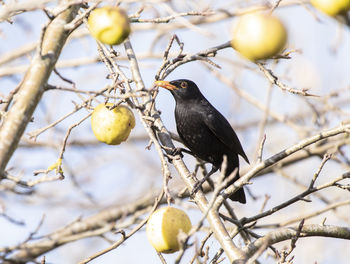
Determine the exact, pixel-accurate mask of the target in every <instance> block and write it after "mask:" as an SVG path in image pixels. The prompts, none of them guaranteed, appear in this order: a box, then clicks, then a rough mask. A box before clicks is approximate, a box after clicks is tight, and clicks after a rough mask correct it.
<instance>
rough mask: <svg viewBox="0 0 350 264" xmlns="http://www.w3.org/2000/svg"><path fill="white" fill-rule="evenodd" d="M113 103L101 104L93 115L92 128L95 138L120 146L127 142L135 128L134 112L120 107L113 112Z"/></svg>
mask: <svg viewBox="0 0 350 264" xmlns="http://www.w3.org/2000/svg"><path fill="white" fill-rule="evenodd" d="M112 106H113V104H112V103H107V104H99V105H98V106H97V107H96V108H95V109H94V111H93V112H92V115H91V128H92V131H93V133H94V135H95V137H96V138H97V139H98V140H99V141H101V142H104V143H106V144H108V145H119V144H120V143H121V142H123V141H125V140H127V138H128V137H129V134H130V131H131V129H133V128H134V127H135V117H134V114H133V113H132V111H131V110H130V109H129V108H128V107H126V106H124V105H119V106H117V107H115V108H113V109H112V110H110V108H111V107H112Z"/></svg>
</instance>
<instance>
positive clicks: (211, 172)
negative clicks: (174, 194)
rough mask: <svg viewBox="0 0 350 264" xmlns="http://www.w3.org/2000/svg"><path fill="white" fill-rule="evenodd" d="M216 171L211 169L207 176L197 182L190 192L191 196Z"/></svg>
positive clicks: (213, 168)
mask: <svg viewBox="0 0 350 264" xmlns="http://www.w3.org/2000/svg"><path fill="white" fill-rule="evenodd" d="M217 170H218V169H217V168H216V167H214V166H213V167H212V168H211V170H210V171H209V172H208V173H207V175H205V176H204V177H203V178H202V179H201V180H199V181H197V182H196V183H195V184H194V186H193V189H192V191H191V196H192V195H194V194H195V193H196V192H197V191H198V190H199V189H200V188H201V187H202V185H203V183H204V182H205V181H207V180H208V179H209V177H210V176H211V175H212V174H213V173H215V172H216V171H217Z"/></svg>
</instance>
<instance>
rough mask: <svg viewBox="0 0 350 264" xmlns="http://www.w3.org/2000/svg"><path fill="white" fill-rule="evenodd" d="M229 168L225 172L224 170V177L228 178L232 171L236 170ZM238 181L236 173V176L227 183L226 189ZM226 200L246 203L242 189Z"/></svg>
mask: <svg viewBox="0 0 350 264" xmlns="http://www.w3.org/2000/svg"><path fill="white" fill-rule="evenodd" d="M231 164H232V163H231ZM230 167H231V166H230ZM230 167H228V168H227V170H226V173H225V174H226V176H229V175H230V174H231V173H232V172H233V171H234V169H235V168H236V166H232V167H231V168H230ZM237 167H238V166H237ZM238 179H239V172H238V171H237V174H236V176H235V177H234V178H233V179H232V180H231V181H229V182H228V184H227V187H229V186H231V185H232V184H233V183H234V182H235V181H236V180H238ZM228 198H229V199H230V200H232V201H237V202H240V203H242V204H245V203H246V198H245V193H244V190H243V187H242V188H240V189H238V190H237V191H236V192H235V193H233V194H232V195H231V196H229V197H228Z"/></svg>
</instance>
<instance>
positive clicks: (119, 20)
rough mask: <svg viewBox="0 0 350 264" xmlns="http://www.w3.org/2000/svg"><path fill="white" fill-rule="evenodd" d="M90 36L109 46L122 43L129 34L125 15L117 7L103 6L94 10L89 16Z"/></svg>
mask: <svg viewBox="0 0 350 264" xmlns="http://www.w3.org/2000/svg"><path fill="white" fill-rule="evenodd" d="M88 26H89V30H90V33H91V35H92V36H93V37H94V38H95V39H97V40H99V41H101V42H102V43H105V44H109V45H117V44H120V43H122V42H123V41H124V40H125V39H126V38H127V37H128V36H129V34H130V23H129V18H128V16H127V14H126V13H125V12H124V11H123V10H122V9H120V8H118V7H110V6H105V7H101V8H96V9H94V10H93V11H92V12H91V13H90V16H89V19H88Z"/></svg>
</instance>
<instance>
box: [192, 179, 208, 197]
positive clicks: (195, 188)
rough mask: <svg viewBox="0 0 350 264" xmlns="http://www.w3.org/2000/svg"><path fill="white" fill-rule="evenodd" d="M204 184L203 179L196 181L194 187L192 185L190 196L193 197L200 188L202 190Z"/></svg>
mask: <svg viewBox="0 0 350 264" xmlns="http://www.w3.org/2000/svg"><path fill="white" fill-rule="evenodd" d="M204 182H205V178H203V179H201V180H199V181H197V182H196V183H195V184H194V185H193V189H192V191H191V193H190V196H193V195H194V194H195V193H196V192H197V191H198V190H199V189H200V188H202V185H203V183H204Z"/></svg>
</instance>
